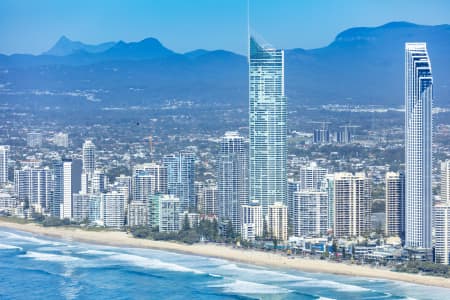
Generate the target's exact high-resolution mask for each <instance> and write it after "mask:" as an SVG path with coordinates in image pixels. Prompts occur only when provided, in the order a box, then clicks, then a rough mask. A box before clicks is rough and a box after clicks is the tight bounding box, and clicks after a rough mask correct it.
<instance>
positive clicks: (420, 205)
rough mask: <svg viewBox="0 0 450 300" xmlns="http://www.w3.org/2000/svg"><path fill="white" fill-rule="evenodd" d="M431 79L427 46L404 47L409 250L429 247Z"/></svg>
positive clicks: (430, 210) (430, 219) (407, 45)
mask: <svg viewBox="0 0 450 300" xmlns="http://www.w3.org/2000/svg"><path fill="white" fill-rule="evenodd" d="M432 101H433V77H432V75H431V63H430V58H429V57H428V52H427V46H426V43H406V45H405V154H406V158H405V160H406V228H405V231H406V232H405V233H406V237H405V243H406V247H409V248H425V249H430V248H431V247H432V240H431V226H432V203H433V202H432V187H431V170H432V154H431V151H432V149H431V139H432V111H431V109H432Z"/></svg>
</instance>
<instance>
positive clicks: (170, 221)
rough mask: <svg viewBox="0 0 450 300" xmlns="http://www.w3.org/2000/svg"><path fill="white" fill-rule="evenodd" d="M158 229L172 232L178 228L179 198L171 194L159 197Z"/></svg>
mask: <svg viewBox="0 0 450 300" xmlns="http://www.w3.org/2000/svg"><path fill="white" fill-rule="evenodd" d="M158 209H159V215H158V218H159V221H158V223H159V231H160V232H172V231H178V230H180V212H181V211H180V199H178V197H175V196H173V195H161V196H160V197H159V207H158Z"/></svg>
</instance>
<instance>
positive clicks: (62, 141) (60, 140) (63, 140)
mask: <svg viewBox="0 0 450 300" xmlns="http://www.w3.org/2000/svg"><path fill="white" fill-rule="evenodd" d="M53 143H54V144H55V145H56V146H58V147H64V148H67V147H69V135H68V134H67V133H62V132H58V133H55V135H54V136H53Z"/></svg>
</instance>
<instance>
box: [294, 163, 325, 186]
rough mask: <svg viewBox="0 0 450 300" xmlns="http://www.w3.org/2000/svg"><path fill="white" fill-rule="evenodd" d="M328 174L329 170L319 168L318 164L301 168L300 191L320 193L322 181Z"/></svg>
mask: <svg viewBox="0 0 450 300" xmlns="http://www.w3.org/2000/svg"><path fill="white" fill-rule="evenodd" d="M327 174H328V170H327V169H324V168H321V167H319V166H317V163H315V162H311V163H310V164H309V166H304V167H301V168H300V190H304V191H318V190H320V186H321V183H322V180H323V179H324V178H325V176H326V175H327Z"/></svg>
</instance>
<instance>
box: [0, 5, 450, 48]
mask: <svg viewBox="0 0 450 300" xmlns="http://www.w3.org/2000/svg"><path fill="white" fill-rule="evenodd" d="M400 20H401V21H410V22H414V23H419V24H430V25H435V24H444V23H445V24H449V23H450V1H446V0H427V1H424V0H421V1H416V0H252V2H251V27H252V28H253V29H254V30H255V31H256V32H258V33H259V35H261V36H263V37H264V39H265V40H266V41H268V42H270V43H271V44H272V45H274V46H276V47H279V48H285V49H288V48H307V49H310V48H318V47H322V46H325V45H327V44H329V43H330V42H331V41H332V40H333V39H334V37H335V36H336V35H337V34H338V33H339V32H341V31H342V30H345V29H347V28H350V27H356V26H378V25H382V24H384V23H387V22H390V21H400ZM62 35H66V36H68V37H69V38H70V39H73V40H80V41H83V42H86V43H100V42H105V41H117V40H124V41H138V40H141V39H143V38H146V37H156V38H158V39H159V40H160V41H161V42H162V43H163V44H164V45H166V46H167V47H168V48H170V49H173V50H175V51H178V52H185V51H190V50H193V49H198V48H204V49H226V50H231V51H235V52H239V53H245V52H246V46H247V42H246V38H247V0H190V1H189V0H146V1H145V0H141V1H138V0H127V1H125V0H123V1H118V0H40V1H33V0H0V53H5V54H11V53H33V54H38V53H41V52H43V51H45V50H47V49H48V48H50V47H51V46H52V45H53V44H54V43H55V42H56V40H57V39H58V38H59V37H60V36H62Z"/></svg>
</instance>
